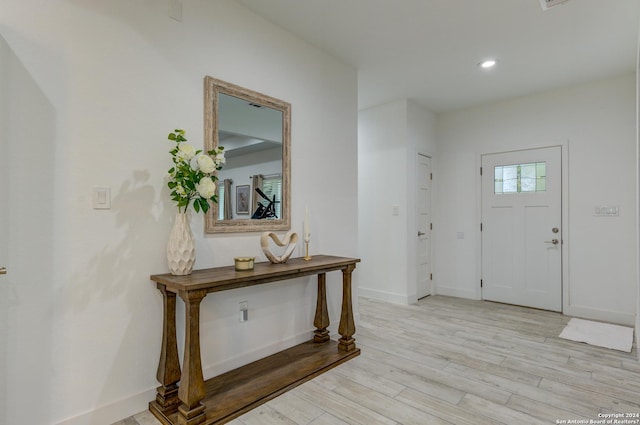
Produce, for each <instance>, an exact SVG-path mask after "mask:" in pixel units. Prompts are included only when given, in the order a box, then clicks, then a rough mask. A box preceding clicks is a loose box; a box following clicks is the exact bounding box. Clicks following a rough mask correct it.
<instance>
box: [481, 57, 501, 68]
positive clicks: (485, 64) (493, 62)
mask: <svg viewBox="0 0 640 425" xmlns="http://www.w3.org/2000/svg"><path fill="white" fill-rule="evenodd" d="M496 63H498V62H497V61H496V60H495V59H487V60H484V61H482V62H480V63H479V64H478V66H479V67H480V68H482V69H489V68H493V67H494V66H496Z"/></svg>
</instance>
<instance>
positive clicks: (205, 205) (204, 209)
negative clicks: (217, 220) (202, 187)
mask: <svg viewBox="0 0 640 425" xmlns="http://www.w3.org/2000/svg"><path fill="white" fill-rule="evenodd" d="M200 202H201V204H202V205H201V207H202V212H203V213H205V214H206V213H207V211H209V203H208V202H207V200H206V199H202V198H200Z"/></svg>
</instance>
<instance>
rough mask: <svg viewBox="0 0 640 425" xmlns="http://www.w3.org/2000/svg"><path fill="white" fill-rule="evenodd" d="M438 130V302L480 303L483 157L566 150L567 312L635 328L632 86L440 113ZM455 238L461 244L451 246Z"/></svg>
mask: <svg viewBox="0 0 640 425" xmlns="http://www.w3.org/2000/svg"><path fill="white" fill-rule="evenodd" d="M437 120H438V121H437V125H438V150H437V157H438V162H437V163H436V165H435V167H434V168H435V171H436V175H437V176H438V180H439V182H440V184H438V185H437V187H436V189H435V197H436V199H437V201H436V203H435V208H436V209H435V211H434V213H435V214H434V215H435V221H436V223H437V226H436V228H435V230H434V240H435V244H434V245H435V246H437V250H436V252H435V254H434V256H435V258H434V261H435V268H436V269H437V273H436V274H435V275H434V276H435V281H436V285H437V291H438V293H441V294H447V295H455V296H463V297H468V298H476V297H478V296H479V294H480V292H479V288H478V286H479V278H480V270H479V268H478V264H479V255H480V252H479V249H478V247H479V237H480V234H479V229H478V226H477V223H478V222H479V217H480V216H479V211H478V205H479V202H478V197H479V190H478V185H477V182H478V179H479V173H478V166H479V164H478V163H479V155H480V154H482V153H490V152H497V151H501V150H513V149H520V148H528V147H533V146H541V145H551V144H557V143H558V142H566V141H568V146H569V149H568V150H569V164H568V168H569V169H568V180H569V187H568V200H569V201H568V205H566V207H567V208H568V225H569V234H568V237H567V238H566V239H565V247H564V248H565V249H568V250H569V256H568V257H569V270H568V281H565V282H564V285H565V286H566V289H567V290H566V291H565V294H566V295H567V297H565V299H564V303H565V309H564V312H565V313H566V314H569V315H576V316H583V317H587V318H593V319H600V320H609V321H613V322H618V323H625V324H633V323H634V320H635V314H636V307H637V306H636V303H635V301H634V300H635V299H636V262H637V258H638V257H637V252H636V243H635V234H636V218H635V217H636V214H637V211H636V201H635V197H636V191H637V185H636V184H635V182H636V175H635V167H636V161H635V159H634V158H635V157H636V154H635V143H636V136H635V125H636V124H635V122H636V114H635V76H634V75H633V74H628V75H623V76H620V77H617V78H611V79H607V80H603V81H596V82H592V83H589V84H583V85H579V86H575V87H568V88H564V89H560V90H555V91H550V92H546V93H540V94H537V95H532V96H528V97H523V98H519V99H514V100H510V101H505V102H501V103H496V104H492V105H485V106H480V107H476V108H471V109H467V110H463V111H457V112H450V113H444V114H441V115H439V116H438V118H437ZM565 171H566V170H565ZM598 205H618V206H619V207H620V216H619V217H615V218H596V217H593V210H594V207H595V206H598ZM456 232H464V234H465V235H466V238H465V239H464V240H457V239H456Z"/></svg>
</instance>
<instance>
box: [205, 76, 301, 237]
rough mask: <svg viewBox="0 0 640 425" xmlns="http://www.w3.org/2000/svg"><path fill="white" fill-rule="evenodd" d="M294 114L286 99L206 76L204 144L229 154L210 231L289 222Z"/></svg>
mask: <svg viewBox="0 0 640 425" xmlns="http://www.w3.org/2000/svg"><path fill="white" fill-rule="evenodd" d="M290 120H291V106H290V105H289V104H288V103H286V102H283V101H281V100H278V99H274V98H272V97H269V96H266V95H263V94H260V93H257V92H254V91H251V90H248V89H245V88H242V87H239V86H236V85H233V84H230V83H226V82H223V81H220V80H217V79H215V78H212V77H206V78H205V148H206V149H214V148H215V147H217V146H224V148H225V157H226V159H227V162H226V164H225V165H224V167H223V169H222V170H221V171H219V172H218V178H219V182H218V183H219V184H218V204H217V205H215V204H214V208H212V210H211V212H210V213H209V214H207V216H206V219H205V231H206V232H207V233H221V232H252V231H264V230H288V229H289V228H290V216H289V209H290V205H289V202H290V194H289V185H290V181H289V180H290V174H289V169H290V162H289V161H290V159H289V150H290V143H291V141H290V137H291V136H290Z"/></svg>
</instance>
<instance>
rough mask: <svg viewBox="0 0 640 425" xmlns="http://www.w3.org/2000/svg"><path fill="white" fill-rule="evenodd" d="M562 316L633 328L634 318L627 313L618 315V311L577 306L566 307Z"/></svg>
mask: <svg viewBox="0 0 640 425" xmlns="http://www.w3.org/2000/svg"><path fill="white" fill-rule="evenodd" d="M563 314H565V315H567V316H572V317H579V318H582V319H589V320H597V321H600V322H607V323H615V324H618V325H624V326H634V325H635V323H636V316H635V315H634V314H629V313H620V312H618V311H610V310H600V309H597V308H593V307H585V306H579V305H571V306H569V307H567V309H566V310H565V311H563Z"/></svg>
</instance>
